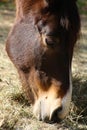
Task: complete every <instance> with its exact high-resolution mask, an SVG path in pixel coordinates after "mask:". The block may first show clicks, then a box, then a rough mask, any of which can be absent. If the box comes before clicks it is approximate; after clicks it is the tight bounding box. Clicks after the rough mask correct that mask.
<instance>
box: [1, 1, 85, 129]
mask: <svg viewBox="0 0 87 130" xmlns="http://www.w3.org/2000/svg"><path fill="white" fill-rule="evenodd" d="M79 8H80V14H81V21H82V27H81V36H80V39H79V41H78V43H77V45H76V47H75V51H74V57H73V65H72V73H73V74H72V79H73V96H72V102H71V106H70V113H69V115H68V116H67V117H66V119H64V120H63V121H62V122H61V123H60V124H46V123H43V122H40V121H38V120H37V119H36V118H35V117H34V116H33V114H32V106H31V105H30V104H29V103H28V101H27V100H26V99H25V97H24V93H23V91H22V88H21V83H20V82H19V77H18V74H17V71H16V69H15V67H14V66H13V64H12V63H11V61H10V59H9V58H8V56H7V54H6V51H5V41H6V37H7V35H8V32H9V30H10V28H11V27H12V25H13V21H14V17H15V10H14V9H13V6H10V4H9V5H8V4H7V5H6V6H4V5H3V3H2V4H1V3H0V130H87V1H86V0H83V1H81V0H79Z"/></svg>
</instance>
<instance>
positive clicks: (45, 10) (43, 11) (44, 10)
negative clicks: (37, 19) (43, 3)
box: [41, 7, 49, 14]
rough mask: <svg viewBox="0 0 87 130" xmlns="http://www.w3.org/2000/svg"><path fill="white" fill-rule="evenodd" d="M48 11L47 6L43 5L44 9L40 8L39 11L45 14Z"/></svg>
mask: <svg viewBox="0 0 87 130" xmlns="http://www.w3.org/2000/svg"><path fill="white" fill-rule="evenodd" d="M48 11H49V8H48V7H45V8H44V9H42V10H41V13H42V14H47V13H48Z"/></svg>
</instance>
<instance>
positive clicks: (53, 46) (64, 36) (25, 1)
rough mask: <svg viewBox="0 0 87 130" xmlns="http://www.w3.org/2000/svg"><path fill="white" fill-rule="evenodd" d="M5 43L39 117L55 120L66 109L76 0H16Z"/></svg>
mask: <svg viewBox="0 0 87 130" xmlns="http://www.w3.org/2000/svg"><path fill="white" fill-rule="evenodd" d="M16 7H17V8H16V19H15V22H14V25H13V28H12V29H11V31H10V34H9V36H8V39H7V43H6V51H7V53H8V56H9V57H10V59H11V60H12V62H13V63H14V65H15V67H16V68H17V70H18V73H19V76H20V80H21V82H22V86H23V89H24V91H25V93H26V95H27V98H28V99H29V101H31V103H32V104H33V112H34V114H35V116H36V117H37V118H38V119H39V120H43V121H45V122H57V121H59V120H60V119H63V118H64V117H65V116H66V115H67V114H68V111H69V106H70V101H71V94H72V83H71V62H72V56H73V49H74V45H75V43H76V41H77V38H78V35H79V31H80V18H79V13H78V8H77V5H76V0H16Z"/></svg>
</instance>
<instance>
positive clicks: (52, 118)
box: [51, 107, 62, 123]
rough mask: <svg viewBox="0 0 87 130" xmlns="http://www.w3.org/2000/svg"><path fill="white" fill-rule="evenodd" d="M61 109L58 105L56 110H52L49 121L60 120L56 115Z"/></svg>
mask: <svg viewBox="0 0 87 130" xmlns="http://www.w3.org/2000/svg"><path fill="white" fill-rule="evenodd" d="M61 111H62V107H59V108H57V109H56V110H54V112H53V114H52V117H51V121H53V122H54V123H56V122H60V121H61V119H60V118H59V117H58V113H59V112H61Z"/></svg>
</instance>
